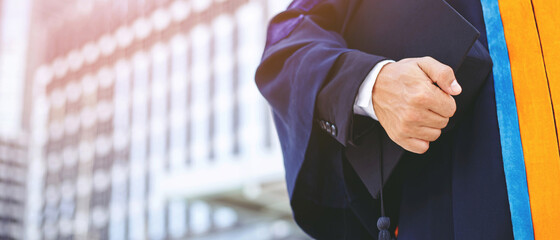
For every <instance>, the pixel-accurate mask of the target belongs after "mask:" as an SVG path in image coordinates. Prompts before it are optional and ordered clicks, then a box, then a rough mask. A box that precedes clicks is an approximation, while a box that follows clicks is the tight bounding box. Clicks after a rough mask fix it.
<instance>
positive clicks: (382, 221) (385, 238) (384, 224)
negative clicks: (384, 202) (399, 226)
mask: <svg viewBox="0 0 560 240" xmlns="http://www.w3.org/2000/svg"><path fill="white" fill-rule="evenodd" d="M390 226H391V220H390V219H389V218H388V217H380V218H379V219H377V228H378V229H379V236H378V237H377V239H378V240H391V233H390V232H389V227H390Z"/></svg>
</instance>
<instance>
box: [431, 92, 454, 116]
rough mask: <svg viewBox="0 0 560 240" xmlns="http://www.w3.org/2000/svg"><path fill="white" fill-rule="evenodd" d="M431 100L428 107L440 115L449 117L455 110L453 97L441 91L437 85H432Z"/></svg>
mask: <svg viewBox="0 0 560 240" xmlns="http://www.w3.org/2000/svg"><path fill="white" fill-rule="evenodd" d="M433 88H436V89H432V91H431V92H432V94H433V95H432V98H431V100H432V101H431V102H430V104H429V105H428V109H429V110H431V111H433V112H435V113H437V114H439V115H440V116H442V117H445V118H450V117H452V116H453V115H454V114H455V111H456V110H457V104H456V103H455V99H454V98H453V97H451V96H450V95H447V94H445V93H443V92H441V91H440V90H439V89H437V87H435V86H433Z"/></svg>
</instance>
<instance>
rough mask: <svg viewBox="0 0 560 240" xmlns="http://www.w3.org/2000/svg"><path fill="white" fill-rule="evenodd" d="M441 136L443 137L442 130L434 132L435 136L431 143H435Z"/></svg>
mask: <svg viewBox="0 0 560 240" xmlns="http://www.w3.org/2000/svg"><path fill="white" fill-rule="evenodd" d="M440 136H441V130H440V129H438V130H437V131H436V132H434V135H433V136H432V139H431V141H430V142H433V141H435V140H437V139H438V138H439V137H440Z"/></svg>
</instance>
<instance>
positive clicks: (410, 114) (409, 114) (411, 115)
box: [403, 110, 420, 123]
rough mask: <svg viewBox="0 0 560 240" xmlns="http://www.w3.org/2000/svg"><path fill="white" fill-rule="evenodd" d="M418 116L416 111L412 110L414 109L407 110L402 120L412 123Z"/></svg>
mask: <svg viewBox="0 0 560 240" xmlns="http://www.w3.org/2000/svg"><path fill="white" fill-rule="evenodd" d="M419 118H420V116H419V114H418V112H416V111H414V110H407V111H405V113H404V117H403V119H404V122H405V123H414V122H417V121H418V120H419Z"/></svg>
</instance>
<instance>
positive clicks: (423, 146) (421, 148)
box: [411, 142, 430, 154]
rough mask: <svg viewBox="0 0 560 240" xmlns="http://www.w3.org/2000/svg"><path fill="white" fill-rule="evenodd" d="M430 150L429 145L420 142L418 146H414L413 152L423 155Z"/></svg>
mask: <svg viewBox="0 0 560 240" xmlns="http://www.w3.org/2000/svg"><path fill="white" fill-rule="evenodd" d="M429 148H430V145H429V144H428V143H427V142H422V143H420V144H418V146H415V147H414V149H413V151H411V152H414V153H417V154H424V153H426V152H427V151H428V149H429Z"/></svg>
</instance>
